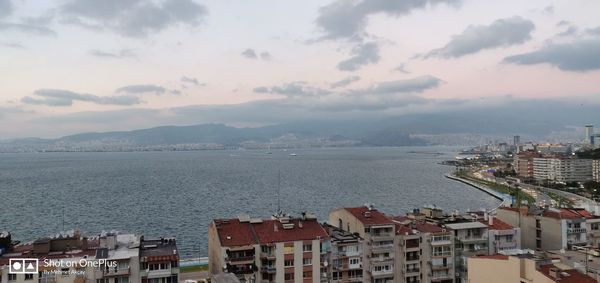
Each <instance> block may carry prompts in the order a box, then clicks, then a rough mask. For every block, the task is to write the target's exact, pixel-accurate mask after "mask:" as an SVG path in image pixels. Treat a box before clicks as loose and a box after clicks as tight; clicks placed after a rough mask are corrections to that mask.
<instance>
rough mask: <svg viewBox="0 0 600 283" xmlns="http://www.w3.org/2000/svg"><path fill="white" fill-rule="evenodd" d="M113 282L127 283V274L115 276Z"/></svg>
mask: <svg viewBox="0 0 600 283" xmlns="http://www.w3.org/2000/svg"><path fill="white" fill-rule="evenodd" d="M115 283H129V277H128V276H119V277H117V278H115Z"/></svg>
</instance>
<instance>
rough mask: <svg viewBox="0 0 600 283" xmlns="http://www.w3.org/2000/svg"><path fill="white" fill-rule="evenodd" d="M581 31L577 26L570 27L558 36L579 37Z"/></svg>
mask: <svg viewBox="0 0 600 283" xmlns="http://www.w3.org/2000/svg"><path fill="white" fill-rule="evenodd" d="M578 31H579V29H578V28H577V27H576V26H569V27H567V29H566V30H564V31H561V32H559V33H558V34H557V36H571V35H577V32H578Z"/></svg>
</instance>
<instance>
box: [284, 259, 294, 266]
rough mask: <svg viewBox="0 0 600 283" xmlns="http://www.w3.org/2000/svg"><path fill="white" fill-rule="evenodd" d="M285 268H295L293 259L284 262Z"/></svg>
mask: <svg viewBox="0 0 600 283" xmlns="http://www.w3.org/2000/svg"><path fill="white" fill-rule="evenodd" d="M283 266H285V267H290V266H294V260H293V259H288V260H285V261H284V262H283Z"/></svg>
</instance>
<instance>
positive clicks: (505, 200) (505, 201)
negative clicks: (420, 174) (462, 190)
mask: <svg viewBox="0 0 600 283" xmlns="http://www.w3.org/2000/svg"><path fill="white" fill-rule="evenodd" d="M444 177H446V178H448V179H450V180H454V181H457V182H461V183H463V184H466V185H469V186H471V187H473V188H476V189H478V190H480V191H482V192H484V193H486V194H488V195H490V196H492V197H494V198H496V199H498V200H500V201H501V202H500V204H499V205H498V206H497V207H495V208H493V209H490V210H488V212H492V211H495V210H497V209H498V208H499V207H502V206H510V204H511V203H512V198H511V196H509V195H505V194H502V193H499V192H496V191H494V190H492V189H490V188H488V187H486V186H483V185H480V184H477V183H475V182H472V181H469V180H467V179H463V178H460V177H458V176H456V175H454V174H452V173H446V174H444Z"/></svg>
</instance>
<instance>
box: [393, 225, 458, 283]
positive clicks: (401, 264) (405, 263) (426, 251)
mask: <svg viewBox="0 0 600 283" xmlns="http://www.w3.org/2000/svg"><path fill="white" fill-rule="evenodd" d="M415 216H416V215H414V214H413V215H409V216H395V217H392V220H393V221H394V222H395V223H396V237H397V238H398V239H397V241H396V242H398V247H397V249H396V276H395V277H396V282H407V283H409V282H454V236H453V234H452V233H451V231H449V230H447V229H444V228H441V227H439V226H437V225H435V224H431V223H427V222H426V221H425V219H424V218H423V217H422V216H424V214H419V215H418V216H416V217H415ZM419 216H421V217H419Z"/></svg>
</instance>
